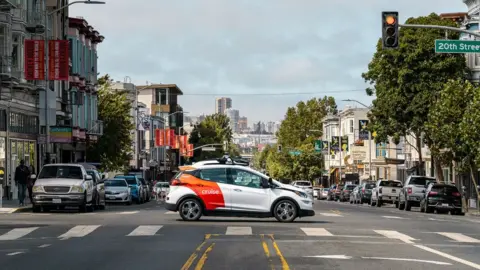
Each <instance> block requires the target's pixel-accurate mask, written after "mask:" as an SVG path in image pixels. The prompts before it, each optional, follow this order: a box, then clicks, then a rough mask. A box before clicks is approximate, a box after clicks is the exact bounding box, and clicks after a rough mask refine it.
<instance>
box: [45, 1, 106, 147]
mask: <svg viewBox="0 0 480 270" xmlns="http://www.w3.org/2000/svg"><path fill="white" fill-rule="evenodd" d="M74 4H100V5H103V4H106V2H104V1H93V0H86V1H73V2H71V3H68V4H66V5H64V6H61V7H59V8H57V9H54V10H53V11H50V12H48V10H47V9H46V8H45V26H46V27H45V28H46V29H45V32H44V34H43V38H44V40H45V63H47V64H46V65H45V135H46V138H45V146H46V147H45V155H46V153H49V152H50V125H49V123H48V122H49V121H48V120H49V119H48V100H49V98H48V94H49V92H50V91H47V90H48V89H49V88H50V87H49V85H48V81H49V77H48V63H49V56H50V55H49V53H48V51H49V50H48V17H50V16H52V15H53V14H55V13H57V12H59V11H61V10H63V9H65V8H67V7H69V6H71V5H74ZM52 30H53V29H52ZM54 99H55V98H54Z"/></svg>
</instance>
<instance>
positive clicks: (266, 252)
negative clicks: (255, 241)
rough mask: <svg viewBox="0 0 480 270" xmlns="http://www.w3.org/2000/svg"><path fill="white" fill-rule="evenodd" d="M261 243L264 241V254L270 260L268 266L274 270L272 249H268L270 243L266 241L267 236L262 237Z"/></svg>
mask: <svg viewBox="0 0 480 270" xmlns="http://www.w3.org/2000/svg"><path fill="white" fill-rule="evenodd" d="M260 238H261V241H262V247H263V252H264V253H265V256H267V259H268V265H269V266H270V269H272V270H274V269H275V265H274V264H273V260H272V257H271V256H270V249H269V248H268V243H267V242H266V241H265V235H263V234H262V235H260Z"/></svg>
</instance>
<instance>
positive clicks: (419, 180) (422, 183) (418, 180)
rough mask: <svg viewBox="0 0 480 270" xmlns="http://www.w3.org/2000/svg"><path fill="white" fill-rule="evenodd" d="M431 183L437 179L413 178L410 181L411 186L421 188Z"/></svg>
mask: <svg viewBox="0 0 480 270" xmlns="http://www.w3.org/2000/svg"><path fill="white" fill-rule="evenodd" d="M429 182H435V178H430V177H412V179H410V182H409V184H410V185H419V186H425V185H426V184H428V183H429Z"/></svg>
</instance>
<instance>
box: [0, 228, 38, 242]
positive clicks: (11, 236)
mask: <svg viewBox="0 0 480 270" xmlns="http://www.w3.org/2000/svg"><path fill="white" fill-rule="evenodd" d="M36 229H38V227H28V228H17V229H13V230H10V231H8V232H7V233H5V234H2V235H0V241H4V240H17V239H18V238H21V237H24V236H25V235H27V234H29V233H31V232H33V231H35V230H36Z"/></svg>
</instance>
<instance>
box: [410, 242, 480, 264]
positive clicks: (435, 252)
mask: <svg viewBox="0 0 480 270" xmlns="http://www.w3.org/2000/svg"><path fill="white" fill-rule="evenodd" d="M413 246H414V247H417V248H419V249H423V250H425V251H428V252H431V253H433V254H437V255H439V256H442V257H444V258H447V259H450V260H452V261H456V262H458V263H461V264H464V265H467V266H470V267H472V268H475V269H480V264H476V263H473V262H470V261H467V260H464V259H461V258H458V257H455V256H452V255H450V254H447V253H444V252H441V251H438V250H436V249H433V248H429V247H426V246H423V245H413Z"/></svg>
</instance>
